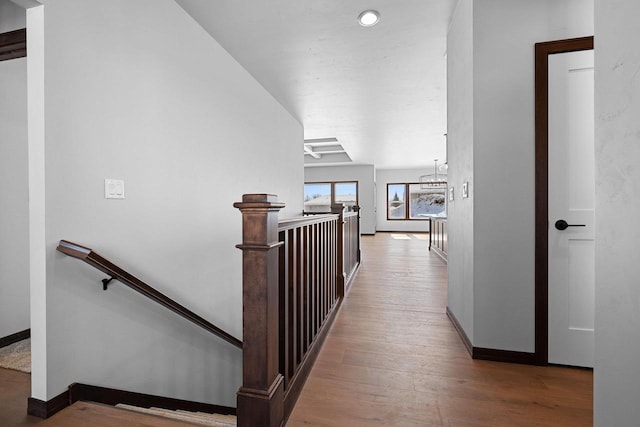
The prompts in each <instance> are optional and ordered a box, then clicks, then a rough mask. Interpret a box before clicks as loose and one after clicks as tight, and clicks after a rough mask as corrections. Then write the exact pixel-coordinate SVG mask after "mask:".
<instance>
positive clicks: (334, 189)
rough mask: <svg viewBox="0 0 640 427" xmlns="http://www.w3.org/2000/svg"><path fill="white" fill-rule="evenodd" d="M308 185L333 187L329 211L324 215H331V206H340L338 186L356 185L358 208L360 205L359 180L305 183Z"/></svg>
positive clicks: (310, 213) (312, 213)
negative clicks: (337, 194)
mask: <svg viewBox="0 0 640 427" xmlns="http://www.w3.org/2000/svg"><path fill="white" fill-rule="evenodd" d="M307 184H312V185H313V184H329V185H330V186H331V204H330V205H329V206H330V209H329V211H327V212H323V213H331V206H333V205H335V204H338V203H337V202H336V184H355V185H356V206H358V205H359V197H360V194H359V193H360V181H358V180H346V181H305V182H304V185H307ZM303 214H309V215H314V212H304V211H303Z"/></svg>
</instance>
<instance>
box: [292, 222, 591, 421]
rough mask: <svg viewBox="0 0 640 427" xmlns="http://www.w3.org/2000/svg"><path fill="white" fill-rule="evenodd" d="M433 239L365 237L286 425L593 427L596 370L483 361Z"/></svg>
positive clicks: (421, 236)
mask: <svg viewBox="0 0 640 427" xmlns="http://www.w3.org/2000/svg"><path fill="white" fill-rule="evenodd" d="M427 245H428V243H427V242H426V241H425V240H424V235H414V234H401V233H395V234H394V233H378V234H377V235H375V236H363V238H362V246H363V250H362V258H363V260H362V266H361V268H360V271H359V272H358V275H357V277H356V279H355V281H354V283H353V285H352V287H351V290H350V292H349V294H348V296H347V298H346V299H345V301H344V304H343V306H342V308H341V310H340V313H339V314H338V317H337V319H336V322H335V324H334V326H333V328H332V330H331V331H330V333H329V335H328V337H327V340H326V341H325V344H324V347H323V349H322V351H321V353H320V355H319V357H318V361H317V363H316V365H315V366H314V368H313V370H312V372H311V375H310V377H309V379H308V380H307V383H306V384H305V386H304V389H303V391H302V394H301V396H300V398H299V400H298V402H297V404H296V406H295V409H294V411H293V413H292V414H291V417H290V418H289V422H288V424H287V426H290V427H294V426H376V425H379V426H478V427H480V426H492V427H493V426H572V427H573V426H590V425H592V423H593V421H592V388H593V386H592V376H593V375H592V372H591V371H588V370H580V369H571V368H561V367H534V366H524V365H515V364H507V363H496V362H486V361H474V360H472V359H471V358H470V356H469V354H468V353H467V351H466V349H465V347H464V345H463V344H462V341H461V340H460V338H459V336H458V334H457V333H456V331H455V329H454V328H453V326H452V325H451V323H450V321H449V319H448V318H447V316H446V314H445V308H446V303H447V286H446V283H447V270H446V265H445V263H444V262H443V261H442V260H441V259H440V258H438V256H437V255H435V254H432V253H429V251H428V250H427Z"/></svg>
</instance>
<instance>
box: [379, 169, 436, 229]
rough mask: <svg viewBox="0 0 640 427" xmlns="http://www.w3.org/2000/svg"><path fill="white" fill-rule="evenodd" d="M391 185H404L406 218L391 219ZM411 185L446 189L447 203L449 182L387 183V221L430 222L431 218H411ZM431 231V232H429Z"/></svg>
mask: <svg viewBox="0 0 640 427" xmlns="http://www.w3.org/2000/svg"><path fill="white" fill-rule="evenodd" d="M390 185H404V196H405V197H404V218H391V217H389V186H390ZM411 185H432V186H434V187H436V188H444V189H445V203H447V202H446V197H447V194H446V188H447V182H446V181H438V182H434V183H426V182H387V191H386V192H385V196H384V197H385V203H386V210H387V221H429V218H411V217H410V215H409V214H410V212H409V204H410V203H409V202H410V201H409V194H410V191H409V187H410V186H411ZM429 231H431V230H429Z"/></svg>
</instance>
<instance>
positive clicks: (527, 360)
mask: <svg viewBox="0 0 640 427" xmlns="http://www.w3.org/2000/svg"><path fill="white" fill-rule="evenodd" d="M472 357H473V358H474V359H478V360H491V361H493V362H505V363H519V364H521V365H535V364H536V354H535V353H526V352H523V351H511V350H496V349H494V348H482V347H473V355H472Z"/></svg>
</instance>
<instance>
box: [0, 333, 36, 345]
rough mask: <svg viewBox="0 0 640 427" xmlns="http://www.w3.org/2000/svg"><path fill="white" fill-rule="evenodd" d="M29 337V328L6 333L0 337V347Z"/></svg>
mask: <svg viewBox="0 0 640 427" xmlns="http://www.w3.org/2000/svg"><path fill="white" fill-rule="evenodd" d="M29 337H31V329H25V330H24V331H20V332H16V333H15V334H11V335H7V336H6V337H2V338H0V348H2V347H6V346H8V345H11V344H14V343H17V342H20V341H22V340H26V339H27V338H29Z"/></svg>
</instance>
